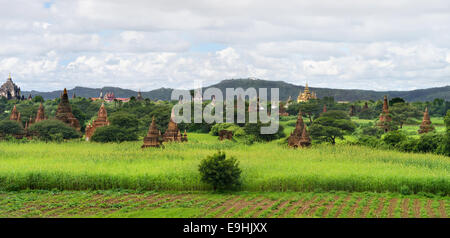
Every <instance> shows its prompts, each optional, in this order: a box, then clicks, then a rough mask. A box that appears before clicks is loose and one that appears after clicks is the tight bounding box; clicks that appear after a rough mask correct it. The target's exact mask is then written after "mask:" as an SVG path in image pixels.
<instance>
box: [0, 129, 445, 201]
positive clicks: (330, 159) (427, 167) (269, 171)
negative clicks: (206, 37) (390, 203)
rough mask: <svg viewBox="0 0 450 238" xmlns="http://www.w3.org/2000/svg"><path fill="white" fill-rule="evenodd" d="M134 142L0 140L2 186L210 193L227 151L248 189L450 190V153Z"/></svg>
mask: <svg viewBox="0 0 450 238" xmlns="http://www.w3.org/2000/svg"><path fill="white" fill-rule="evenodd" d="M140 145H141V142H127V143H121V144H116V143H109V144H99V143H89V142H66V143H60V144H58V143H41V142H36V143H27V144H14V143H6V142H3V143H0V153H1V157H0V159H1V163H0V190H6V191H11V190H22V189H48V190H51V189H58V190H98V189H101V190H108V189H119V188H120V189H137V190H142V191H146V190H147V191H148V190H157V191H163V190H172V191H174V190H176V191H205V190H211V187H210V186H208V185H206V184H203V183H201V182H200V176H199V173H198V164H199V162H200V160H202V159H203V158H205V157H206V156H207V155H211V154H213V153H215V152H216V151H217V150H219V149H220V150H223V151H225V152H226V154H227V155H228V156H234V157H236V158H237V159H238V160H239V162H240V167H241V168H242V170H243V173H242V187H241V190H243V191H255V192H261V191H273V192H278V191H303V192H305V191H306V192H308V191H331V190H335V191H349V192H365V191H370V192H399V191H401V189H402V187H403V189H405V188H406V190H409V191H411V192H414V193H418V192H427V193H433V194H449V193H450V172H449V171H450V158H449V157H445V156H439V155H434V154H409V153H401V152H396V151H387V150H386V151H385V150H375V149H371V148H366V147H359V146H350V145H336V146H331V145H315V146H313V147H312V148H309V149H299V150H294V149H290V148H287V147H286V146H285V145H284V144H280V143H279V141H274V142H271V143H261V144H254V145H251V146H246V145H243V144H240V143H235V142H229V141H226V142H220V141H218V140H217V137H213V136H210V135H208V134H195V133H190V134H189V142H188V143H172V144H166V146H165V148H164V149H158V148H148V149H146V150H142V149H141V148H140Z"/></svg>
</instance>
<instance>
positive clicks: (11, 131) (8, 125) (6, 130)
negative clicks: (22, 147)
mask: <svg viewBox="0 0 450 238" xmlns="http://www.w3.org/2000/svg"><path fill="white" fill-rule="evenodd" d="M19 134H23V128H22V126H21V125H20V123H18V122H16V121H11V120H3V121H0V135H19Z"/></svg>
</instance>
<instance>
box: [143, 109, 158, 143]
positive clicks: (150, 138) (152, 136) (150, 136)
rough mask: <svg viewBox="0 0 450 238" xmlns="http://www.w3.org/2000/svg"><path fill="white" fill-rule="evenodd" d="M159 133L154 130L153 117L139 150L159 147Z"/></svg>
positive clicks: (156, 129)
mask: <svg viewBox="0 0 450 238" xmlns="http://www.w3.org/2000/svg"><path fill="white" fill-rule="evenodd" d="M160 138H161V131H159V130H158V128H156V123H155V117H154V116H153V118H152V123H151V124H150V127H149V128H148V132H147V136H145V137H144V144H143V145H142V146H141V148H147V147H160V146H161V139H160Z"/></svg>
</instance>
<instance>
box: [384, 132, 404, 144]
mask: <svg viewBox="0 0 450 238" xmlns="http://www.w3.org/2000/svg"><path fill="white" fill-rule="evenodd" d="M404 140H406V135H405V134H403V133H402V132H401V131H390V132H388V133H386V134H385V135H384V137H383V142H384V143H385V144H387V145H389V146H396V145H397V144H398V143H400V142H402V141H404Z"/></svg>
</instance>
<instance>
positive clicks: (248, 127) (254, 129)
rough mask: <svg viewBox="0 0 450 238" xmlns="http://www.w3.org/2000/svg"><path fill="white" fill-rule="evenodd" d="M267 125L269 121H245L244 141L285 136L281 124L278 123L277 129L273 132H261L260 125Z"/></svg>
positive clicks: (265, 139) (270, 139)
mask: <svg viewBox="0 0 450 238" xmlns="http://www.w3.org/2000/svg"><path fill="white" fill-rule="evenodd" d="M269 125H270V122H269V123H262V122H261V121H258V123H246V124H245V126H244V131H245V135H246V137H247V138H246V140H247V142H246V143H252V142H262V141H272V140H276V139H280V138H283V137H285V136H286V135H285V134H284V127H283V126H282V125H278V131H277V132H276V133H274V134H261V127H268V126H269Z"/></svg>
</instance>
